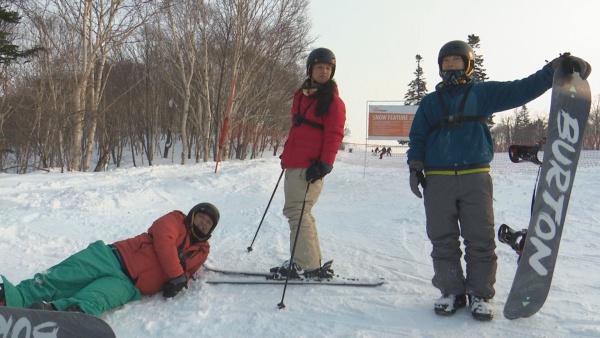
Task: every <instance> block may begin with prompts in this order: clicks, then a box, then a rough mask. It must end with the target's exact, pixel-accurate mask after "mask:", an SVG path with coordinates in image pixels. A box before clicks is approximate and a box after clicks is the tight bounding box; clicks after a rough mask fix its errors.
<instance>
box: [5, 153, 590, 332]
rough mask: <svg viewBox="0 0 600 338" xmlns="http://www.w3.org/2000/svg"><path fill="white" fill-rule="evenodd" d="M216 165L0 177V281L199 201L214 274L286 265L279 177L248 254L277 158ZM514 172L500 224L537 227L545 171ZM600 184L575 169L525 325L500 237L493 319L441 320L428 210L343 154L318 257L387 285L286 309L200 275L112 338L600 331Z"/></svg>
mask: <svg viewBox="0 0 600 338" xmlns="http://www.w3.org/2000/svg"><path fill="white" fill-rule="evenodd" d="M503 155H506V154H497V155H496V158H499V156H503ZM598 156H599V157H600V154H599V155H598ZM384 160H387V159H384ZM506 161H508V156H506ZM214 166H215V163H214V162H213V163H201V164H188V165H184V166H181V165H175V164H170V163H165V164H157V165H155V166H153V167H139V168H134V167H129V168H123V169H115V170H112V171H108V172H103V173H66V174H60V173H58V172H50V173H46V172H35V173H31V174H26V175H8V174H0V190H1V191H2V195H1V196H0V214H1V215H2V217H1V218H0V240H1V242H2V245H1V246H0V256H1V257H3V258H2V266H1V268H0V273H2V274H4V275H5V276H6V277H7V278H8V279H10V280H11V281H13V282H18V281H20V280H22V279H25V278H30V277H31V276H33V274H34V273H36V272H39V271H42V270H44V269H46V268H48V267H50V266H52V265H54V264H56V263H58V262H59V261H61V260H62V259H64V258H66V257H67V256H68V255H70V254H72V253H74V252H75V251H78V250H81V249H83V248H85V247H86V246H87V245H88V244H89V243H91V242H93V241H95V240H98V239H101V240H104V241H105V242H106V243H111V242H114V241H116V240H120V239H123V238H127V237H131V236H134V235H137V234H138V233H141V232H143V231H146V230H147V229H148V227H149V226H150V224H151V222H152V221H154V220H155V219H156V218H158V217H160V216H161V215H163V214H164V213H166V212H169V211H171V210H174V209H179V210H182V211H184V212H186V213H187V211H188V210H189V209H190V208H191V207H193V206H194V205H195V204H197V203H199V202H202V201H210V202H211V203H214V204H215V205H216V206H217V207H219V209H220V211H221V215H222V216H221V221H220V223H219V226H218V227H217V229H216V230H215V232H214V234H213V237H212V238H211V240H210V242H211V254H210V256H209V260H208V264H209V265H210V266H214V267H216V268H223V269H235V270H257V271H264V270H267V269H268V268H270V267H272V266H276V265H279V264H280V263H281V262H282V261H284V260H286V259H289V251H288V245H289V227H288V224H287V219H286V218H285V217H284V216H283V214H282V211H281V210H282V208H283V203H284V201H283V178H282V181H281V182H280V184H279V187H278V190H277V192H276V193H275V196H274V198H273V201H272V203H271V206H270V208H269V210H268V212H267V215H266V217H265V220H264V222H263V223H262V225H261V228H260V231H259V232H258V235H257V238H256V240H255V242H254V244H253V251H252V252H248V250H247V247H248V246H250V244H251V242H252V239H253V237H254V235H255V233H256V231H257V228H258V225H259V223H260V219H261V217H262V216H263V213H264V211H265V208H266V206H267V203H268V201H269V198H270V196H271V193H272V192H273V189H274V188H275V184H276V183H277V179H278V177H279V174H280V173H281V168H280V167H279V160H278V159H277V158H276V157H273V158H268V159H258V160H252V161H231V162H222V163H220V164H219V170H218V172H217V173H216V174H215V173H214ZM515 166H518V167H519V170H518V171H516V172H510V171H506V170H498V172H494V170H493V171H492V177H493V181H494V196H495V205H494V208H495V217H496V230H497V229H498V226H499V225H500V224H502V223H506V224H509V225H510V226H512V227H513V228H515V229H518V228H525V227H527V225H528V222H529V212H530V205H531V196H532V192H533V187H534V183H535V178H536V174H537V170H536V168H537V167H536V166H533V165H530V164H518V165H515ZM526 166H529V167H526ZM529 169H530V170H529ZM598 187H600V169H598V168H580V169H579V170H578V173H577V177H576V179H575V183H574V188H573V193H572V195H571V200H570V204H569V209H568V213H567V217H566V223H565V224H566V225H565V229H564V231H563V237H562V242H561V247H560V252H559V259H558V263H557V266H556V270H555V275H554V279H553V284H552V289H551V291H550V295H549V297H548V300H547V301H546V304H545V305H544V307H543V308H542V309H541V310H540V312H538V313H537V314H536V315H534V316H533V317H531V318H527V319H519V320H514V321H508V320H507V319H505V318H504V317H503V315H502V309H503V306H504V301H505V299H506V297H507V296H508V291H509V289H510V286H511V284H512V278H513V275H514V273H515V271H516V259H517V256H516V254H515V253H514V252H513V251H512V250H511V249H510V248H509V247H508V246H506V245H504V244H500V243H498V244H497V245H498V249H497V254H498V273H497V282H496V285H495V286H496V297H495V299H494V300H493V304H494V310H495V315H496V316H495V318H494V320H493V321H492V322H488V323H482V322H477V321H475V320H473V319H472V318H471V315H470V313H469V311H468V310H466V309H463V310H459V311H458V312H457V314H456V315H454V316H452V317H448V318H446V317H439V316H436V315H435V314H434V312H433V310H432V307H433V302H434V301H435V299H437V298H438V297H439V293H438V291H437V290H436V289H435V288H434V287H433V286H432V285H431V282H430V281H431V278H432V276H433V268H432V266H431V259H430V256H429V254H430V251H431V245H430V243H429V240H428V239H427V236H426V234H425V216H424V215H425V213H424V209H423V203H422V200H420V199H418V198H416V197H415V196H413V195H412V193H411V192H410V189H409V187H408V171H407V168H406V167H405V166H398V167H395V168H371V167H367V168H366V169H365V168H363V166H362V163H360V164H358V165H357V164H352V163H348V162H345V161H343V157H342V160H341V161H339V162H338V163H336V166H335V168H334V170H333V172H332V173H331V174H330V175H329V176H327V178H326V183H325V186H324V189H323V192H322V194H321V197H320V200H319V202H318V203H317V204H316V206H315V208H314V209H313V214H314V216H315V218H316V219H317V224H318V228H319V237H320V240H321V247H322V251H323V256H324V257H323V259H324V260H329V259H333V260H334V264H333V268H334V270H335V271H336V273H339V274H341V275H344V276H349V277H383V278H385V280H386V283H385V284H384V285H383V286H381V287H376V288H350V287H328V286H317V287H307V286H289V287H288V289H287V291H286V295H285V304H286V308H285V309H282V310H279V309H278V308H277V304H278V303H279V302H280V301H281V297H282V291H283V286H270V285H266V286H244V285H209V284H206V283H204V282H203V278H204V277H203V276H202V275H203V274H204V273H206V272H203V271H200V272H199V273H198V276H197V279H196V280H195V281H192V282H190V285H189V288H188V289H187V290H185V291H184V292H183V293H182V294H180V295H179V296H177V297H175V298H174V299H169V300H165V299H163V298H162V297H161V296H160V295H155V296H152V297H144V298H143V299H142V300H140V301H137V302H132V303H129V304H127V305H125V306H123V307H121V308H118V309H115V310H112V311H109V312H107V313H105V314H103V315H102V316H101V318H102V319H104V320H106V321H107V322H108V323H109V324H110V325H111V326H112V327H113V329H114V330H115V332H116V333H117V336H118V337H194V336H208V337H216V336H218V337H259V336H260V337H444V338H445V337H454V336H463V337H505V336H509V337H510V336H519V337H575V336H577V337H599V336H600V305H599V304H600V287H599V286H598V280H599V279H600V278H599V277H600V272H599V271H600V244H599V243H598V238H599V236H600V228H598V221H599V220H600V206H599V205H598V204H597V203H595V202H596V201H598V200H600V189H599V188H598Z"/></svg>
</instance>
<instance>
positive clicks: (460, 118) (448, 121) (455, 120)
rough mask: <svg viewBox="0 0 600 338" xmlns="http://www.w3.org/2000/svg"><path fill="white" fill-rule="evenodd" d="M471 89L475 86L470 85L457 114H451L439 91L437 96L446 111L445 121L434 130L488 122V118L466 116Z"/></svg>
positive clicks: (436, 125)
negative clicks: (466, 123) (465, 111)
mask: <svg viewBox="0 0 600 338" xmlns="http://www.w3.org/2000/svg"><path fill="white" fill-rule="evenodd" d="M471 87H473V84H472V83H470V84H469V85H468V87H467V89H466V91H465V95H463V98H462V100H461V101H460V106H459V107H458V112H457V113H455V114H450V111H449V110H448V107H447V106H446V103H444V98H443V97H442V93H441V92H440V91H439V90H437V91H436V93H437V96H438V99H439V101H440V105H441V106H442V110H443V111H444V119H443V120H442V121H440V122H438V123H436V124H434V125H433V127H432V128H433V129H439V128H443V127H449V128H452V127H457V126H460V125H461V124H463V123H465V122H486V121H487V116H483V115H477V116H464V110H465V104H466V103H467V98H468V96H469V93H470V92H471Z"/></svg>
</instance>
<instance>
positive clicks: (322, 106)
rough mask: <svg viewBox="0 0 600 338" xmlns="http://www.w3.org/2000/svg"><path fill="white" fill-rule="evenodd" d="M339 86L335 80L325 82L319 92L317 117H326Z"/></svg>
mask: <svg viewBox="0 0 600 338" xmlns="http://www.w3.org/2000/svg"><path fill="white" fill-rule="evenodd" d="M336 87H337V84H336V83H335V81H333V80H329V81H327V82H325V83H324V84H323V85H321V86H320V87H319V90H317V93H316V95H317V106H316V107H315V115H316V116H317V117H324V116H325V115H327V113H328V112H329V107H330V106H331V102H333V95H334V93H335V88H336Z"/></svg>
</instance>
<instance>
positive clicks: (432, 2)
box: [310, 0, 600, 144]
mask: <svg viewBox="0 0 600 338" xmlns="http://www.w3.org/2000/svg"><path fill="white" fill-rule="evenodd" d="M598 13H600V2H598V1H587V0H571V1H569V2H568V4H567V2H566V1H556V0H547V1H542V0H527V1H522V0H521V1H517V0H503V1H488V0H484V1H479V2H466V1H456V2H452V1H440V0H419V1H412V0H411V1H408V0H369V1H366V0H312V1H311V5H310V16H311V19H312V33H313V36H314V37H315V38H316V41H315V43H314V47H327V48H330V49H331V50H332V51H333V52H334V53H335V54H336V57H337V68H336V73H335V79H336V81H337V82H338V85H339V90H340V96H341V97H342V99H343V100H344V102H345V103H346V109H347V125H348V127H349V128H350V130H351V132H352V133H351V135H350V137H349V138H347V139H346V141H349V142H356V143H364V142H365V136H366V111H367V101H376V100H386V101H387V100H402V99H403V98H404V94H405V93H406V91H407V89H408V84H409V83H410V81H412V80H413V79H414V74H413V72H414V71H415V68H416V62H415V56H416V55H417V54H419V55H421V56H422V57H423V60H422V64H421V67H422V68H423V71H424V75H425V80H426V81H427V89H428V90H429V91H432V90H433V89H434V87H435V85H436V84H437V83H438V82H439V76H438V66H437V54H438V52H439V49H440V47H441V46H442V45H443V44H444V43H446V42H448V41H450V40H459V39H461V40H465V41H466V40H467V36H468V35H470V34H475V35H478V36H479V37H480V38H481V47H480V48H479V50H478V53H479V54H480V55H482V56H483V58H484V67H485V68H486V72H487V74H488V76H489V78H490V79H489V80H496V81H510V80H516V79H520V78H523V77H526V76H528V75H530V74H532V73H534V72H535V71H537V70H538V69H540V68H542V67H543V65H544V64H545V60H551V59H553V58H554V57H556V56H558V55H559V53H562V52H566V51H569V52H571V54H573V55H576V56H579V57H581V58H583V59H585V60H586V61H588V62H589V63H590V64H591V65H592V68H594V67H595V70H594V71H592V74H591V76H590V78H589V82H590V86H591V88H592V95H593V97H594V98H595V97H596V96H598V93H599V92H600V89H599V88H600V74H599V72H600V41H598V38H597V34H598V33H600V19H599V17H598ZM549 93H550V92H549V91H548V92H547V93H546V94H544V95H543V96H541V97H540V98H538V99H536V100H535V101H532V102H531V103H530V104H528V107H529V110H530V111H532V112H533V113H539V114H542V113H547V112H548V111H549V107H550V94H549ZM502 114H512V111H509V112H505V113H502ZM502 114H501V115H502ZM497 116H499V115H497ZM496 121H499V118H497V119H496ZM393 143H395V142H391V143H390V144H393Z"/></svg>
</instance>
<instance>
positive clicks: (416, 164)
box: [408, 160, 427, 198]
mask: <svg viewBox="0 0 600 338" xmlns="http://www.w3.org/2000/svg"><path fill="white" fill-rule="evenodd" d="M408 168H409V170H410V190H412V192H413V194H415V196H417V197H418V198H423V195H422V194H421V191H420V190H419V184H421V186H422V187H423V189H425V186H426V185H427V181H426V180H425V175H424V174H423V162H421V161H417V160H412V161H410V163H409V164H408Z"/></svg>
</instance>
